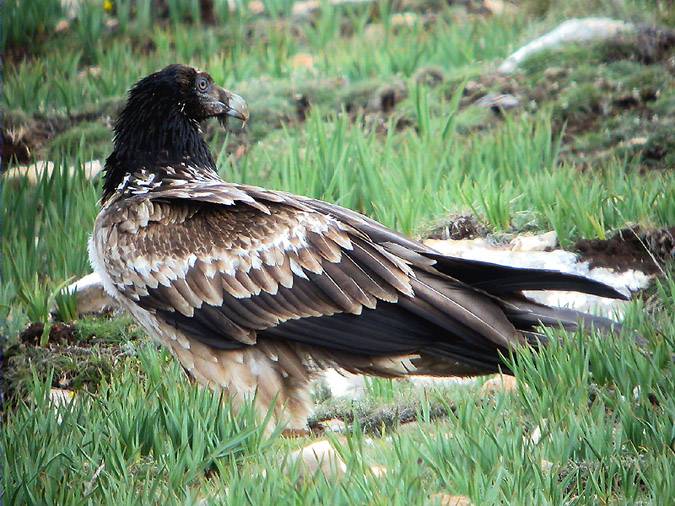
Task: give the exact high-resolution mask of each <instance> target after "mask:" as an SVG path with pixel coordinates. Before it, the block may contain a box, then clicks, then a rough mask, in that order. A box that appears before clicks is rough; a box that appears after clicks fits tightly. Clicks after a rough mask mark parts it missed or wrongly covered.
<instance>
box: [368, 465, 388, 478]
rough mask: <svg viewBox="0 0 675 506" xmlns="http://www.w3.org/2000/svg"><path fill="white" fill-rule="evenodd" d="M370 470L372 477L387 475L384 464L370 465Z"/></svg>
mask: <svg viewBox="0 0 675 506" xmlns="http://www.w3.org/2000/svg"><path fill="white" fill-rule="evenodd" d="M370 472H371V473H373V477H374V478H384V477H385V476H386V475H387V472H388V471H387V468H386V467H384V466H370Z"/></svg>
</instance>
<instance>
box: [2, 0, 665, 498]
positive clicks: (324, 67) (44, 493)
mask: <svg viewBox="0 0 675 506" xmlns="http://www.w3.org/2000/svg"><path fill="white" fill-rule="evenodd" d="M213 3H214V6H215V9H214V16H215V21H216V23H215V24H209V23H207V22H206V21H208V19H207V20H202V18H208V16H206V15H205V13H203V12H202V13H199V12H197V11H195V10H194V8H193V7H192V6H191V5H192V3H191V2H181V1H178V0H175V1H168V2H153V1H151V0H138V1H136V2H131V1H128V0H127V1H116V2H112V3H107V2H106V3H105V6H106V8H105V9H104V7H103V6H102V4H101V3H99V2H88V1H84V2H82V5H81V7H80V10H79V12H78V13H77V15H76V17H75V18H73V19H71V20H70V21H69V22H68V23H67V26H66V25H64V23H59V22H60V21H61V20H62V19H64V18H66V17H67V13H66V12H64V11H63V9H62V8H61V7H60V6H59V4H58V3H57V2H52V1H47V0H41V1H36V2H30V3H29V4H28V6H26V5H24V4H22V8H20V9H19V8H18V7H17V5H18V2H16V1H8V2H6V3H5V12H4V14H5V15H4V16H3V18H2V23H3V26H2V32H1V33H2V40H1V41H0V42H2V44H3V45H4V50H5V55H6V58H5V70H4V83H3V89H2V107H3V110H4V124H3V133H4V138H5V143H4V146H3V152H2V155H3V162H5V163H7V162H9V163H10V164H13V165H19V164H26V163H30V162H32V161H35V160H46V159H49V160H52V161H54V162H55V170H54V172H53V173H52V175H51V176H44V177H42V178H40V179H39V180H38V181H37V184H31V183H30V182H29V181H28V180H27V179H22V178H18V179H12V180H5V181H4V184H3V187H2V189H1V192H2V195H1V198H2V201H1V204H2V205H1V207H0V224H2V229H1V230H0V236H1V238H2V239H1V240H2V244H1V246H0V247H1V248H2V249H1V251H0V279H1V283H0V333H1V334H2V335H4V336H6V339H5V342H4V344H3V348H4V352H5V357H4V361H3V376H2V385H3V388H4V390H5V396H6V400H7V402H6V404H5V407H4V408H3V409H4V410H3V412H2V415H1V416H2V418H3V420H2V422H3V431H2V432H1V433H0V444H1V446H2V466H3V478H2V480H3V481H2V486H3V496H2V500H3V501H4V503H6V504H43V503H47V504H80V503H92V504H98V503H108V504H125V503H128V504H138V503H139V502H140V503H167V504H174V503H181V504H184V503H188V504H192V503H195V502H197V501H199V500H201V499H205V500H206V501H207V502H208V501H211V502H215V503H223V504H271V503H284V504H286V503H290V504H304V503H317V504H318V503H320V504H434V502H437V503H438V502H439V499H438V497H434V496H433V494H436V493H448V494H458V495H466V496H468V497H470V498H471V499H472V500H473V502H474V503H475V504H504V503H509V504H563V503H570V504H608V503H611V504H635V503H644V504H668V503H671V502H672V500H673V498H674V497H675V481H673V476H674V475H675V473H674V471H675V464H674V462H675V461H674V460H673V457H674V455H673V450H674V444H675V443H674V441H675V439H674V438H675V429H674V425H673V419H674V418H675V402H674V401H673V396H672V392H673V391H675V384H674V382H673V367H672V360H671V358H672V354H673V351H674V348H675V346H674V345H675V343H674V341H675V323H674V322H673V314H675V304H674V302H673V301H674V300H675V276H674V275H673V270H672V265H669V264H668V263H667V262H662V261H661V257H668V252H666V253H665V254H663V255H661V254H660V253H659V251H658V248H656V249H654V251H652V254H654V255H655V257H656V260H657V261H658V262H659V269H656V270H657V271H659V272H662V275H661V276H660V277H659V279H658V280H657V281H656V282H655V284H654V285H653V286H652V287H651V288H650V289H649V290H648V291H647V292H646V293H644V294H642V295H641V296H638V297H636V300H635V301H634V302H632V303H631V306H630V309H629V310H628V314H627V316H626V328H627V332H626V334H625V335H624V336H617V337H613V338H611V339H603V338H601V337H598V336H580V335H575V336H567V337H566V338H565V342H564V344H563V345H561V346H553V347H551V348H549V349H547V350H545V351H544V352H542V353H541V354H539V356H537V357H534V356H531V355H529V354H525V355H523V357H521V359H520V360H519V362H518V363H517V364H516V365H515V366H514V367H515V369H516V373H517V378H518V380H519V384H520V385H527V386H522V387H521V388H519V389H518V390H517V391H516V392H512V393H508V392H505V393H497V394H486V393H484V392H482V391H480V390H479V389H478V387H471V388H459V389H458V388H455V389H450V388H445V389H443V388H440V387H437V388H432V389H429V390H426V391H422V390H418V389H413V388H412V387H411V385H410V384H408V383H391V382H389V381H384V380H375V381H374V382H373V383H371V384H370V388H369V389H368V395H367V397H366V398H365V399H364V400H363V401H359V402H345V401H339V402H338V401H336V400H334V399H330V398H325V396H324V397H322V396H321V395H320V393H317V398H318V400H319V401H320V403H319V406H318V408H317V416H319V415H320V414H325V415H326V416H328V415H330V416H339V417H341V418H343V419H345V420H347V421H349V422H350V423H351V429H350V431H349V432H348V434H347V435H346V436H345V437H344V438H340V439H338V438H334V443H335V446H336V447H337V448H338V449H339V452H340V454H341V455H342V457H343V458H344V460H345V461H346V462H347V464H348V472H347V474H346V476H345V477H344V478H343V479H342V480H340V481H337V482H336V481H334V480H324V479H323V478H317V479H316V480H314V481H305V482H303V483H297V480H296V476H297V472H298V470H297V469H295V468H294V467H293V465H291V464H290V463H289V462H288V456H289V454H290V451H291V450H292V449H294V448H296V447H299V446H301V445H302V444H304V443H305V441H302V440H301V441H287V440H283V439H280V438H277V437H268V436H263V435H262V434H261V431H260V430H259V429H257V428H256V426H255V425H254V423H253V421H252V417H251V413H250V412H248V411H246V410H245V412H243V413H240V414H239V415H234V414H232V413H231V412H230V410H229V408H228V406H227V404H225V405H223V404H221V402H220V399H219V398H218V397H217V396H216V395H214V394H212V393H210V392H207V391H202V390H200V389H198V388H197V387H196V386H194V385H191V384H190V383H188V382H187V381H185V379H184V377H183V376H184V375H183V373H182V372H181V371H180V369H179V368H178V366H177V365H176V364H175V363H174V362H173V361H172V360H171V359H170V358H169V357H168V356H167V355H166V354H165V353H164V352H163V351H158V350H156V349H155V348H154V346H152V345H151V344H150V343H148V342H147V340H146V339H145V338H144V336H143V335H142V333H141V332H140V331H139V329H138V328H137V327H136V326H135V325H134V324H133V322H131V321H130V320H129V319H128V318H126V317H123V316H119V315H117V316H112V317H98V318H87V319H81V320H77V319H76V316H77V310H76V307H75V304H74V301H73V298H72V297H69V296H68V295H65V294H63V293H62V288H63V286H64V285H65V284H66V283H67V282H68V281H69V280H72V279H74V278H76V277H78V276H81V275H83V274H86V273H87V272H89V266H88V260H87V254H86V241H87V238H88V234H89V231H90V230H91V228H92V223H93V219H94V217H95V215H96V213H97V198H98V186H99V182H98V181H97V180H94V181H90V180H88V179H87V178H86V177H85V176H84V172H83V171H82V164H83V163H84V162H85V161H87V160H90V159H100V158H104V157H105V156H106V155H107V153H108V152H109V150H110V125H111V118H113V117H114V114H115V112H116V111H117V110H118V109H119V106H120V104H121V103H122V101H123V99H124V92H125V91H126V89H127V88H128V87H129V85H130V84H132V83H133V82H134V81H135V80H136V79H138V78H139V77H141V76H143V75H145V74H147V73H148V72H150V71H152V70H156V69H158V68H161V67H163V66H164V65H166V64H169V63H173V62H177V61H180V62H184V63H191V64H194V65H197V66H200V67H201V68H203V69H205V70H208V71H209V72H210V73H211V74H212V75H213V77H214V79H215V80H216V81H217V82H219V83H222V84H224V85H225V86H227V87H228V88H230V89H232V90H234V91H236V92H237V93H240V94H241V95H243V96H244V97H245V98H246V99H247V101H248V102H249V106H250V109H251V117H252V120H251V124H250V126H249V128H248V129H247V130H246V131H244V132H232V133H230V134H226V133H225V132H222V131H220V130H219V129H218V128H217V127H216V125H207V128H206V131H207V135H208V137H209V139H210V142H211V146H212V148H213V150H214V152H215V153H217V154H218V164H219V167H220V168H221V172H222V174H223V176H224V177H226V178H227V179H230V180H234V181H241V182H247V183H253V184H260V185H263V186H267V187H272V188H278V189H285V190H290V191H293V192H298V193H302V194H306V195H313V196H317V197H320V198H324V199H326V200H329V201H332V202H337V203H340V204H341V205H344V206H347V207H351V208H354V209H358V210H360V211H362V212H364V213H366V214H368V215H370V216H372V217H374V218H376V219H378V220H380V221H382V222H383V223H385V224H387V225H389V226H392V227H396V228H398V229H400V230H402V231H405V232H407V233H410V234H413V235H421V234H423V233H424V231H425V230H429V229H430V228H432V227H433V225H434V224H435V223H438V222H439V221H440V222H442V221H443V220H446V219H447V217H448V215H450V214H453V213H463V214H472V215H474V216H476V217H477V218H478V220H479V221H480V222H481V223H482V224H483V225H484V227H485V228H486V229H487V230H489V231H490V232H491V233H495V234H504V233H514V232H521V231H548V230H551V229H554V230H556V232H557V233H558V237H559V241H560V244H561V245H562V246H563V247H567V248H570V249H574V248H575V245H577V244H578V241H579V240H581V239H607V238H608V237H610V236H611V235H612V234H613V233H614V232H615V231H617V230H619V229H622V228H624V227H626V226H630V225H639V226H640V227H641V229H642V230H648V229H652V228H659V227H673V226H674V225H675V174H674V171H673V170H672V168H673V164H674V163H675V159H674V158H673V157H674V156H675V155H674V154H673V153H675V150H673V139H672V129H673V126H674V125H675V102H674V99H675V95H674V86H673V82H674V80H675V77H674V75H675V69H674V67H673V56H672V55H673V46H672V42H671V43H668V42H667V37H665V38H666V43H663V41H662V39H661V38H658V37H657V38H654V37H651V38H650V37H648V36H644V34H641V35H640V36H626V37H625V38H623V39H620V40H617V41H614V42H612V43H610V44H595V45H590V46H589V45H586V46H584V47H579V46H573V47H568V48H566V49H563V50H560V51H555V52H549V53H547V54H545V55H542V56H539V57H537V58H535V59H533V60H530V61H528V62H527V64H526V65H525V66H524V68H523V69H522V70H521V71H519V72H518V73H516V74H514V75H512V76H508V77H507V76H500V75H498V74H497V73H496V71H495V68H496V66H497V64H498V63H499V61H500V60H501V59H502V58H504V57H505V56H507V55H508V54H509V53H510V52H511V51H512V50H513V49H515V48H517V47H518V46H519V45H520V44H522V43H524V42H526V41H528V40H530V39H531V38H533V37H534V36H536V35H537V34H539V33H541V32H543V31H544V30H546V29H549V28H552V27H553V26H555V25H556V24H557V22H559V21H560V20H562V19H564V17H565V16H566V15H569V14H573V15H582V14H604V15H613V16H616V17H619V18H623V19H627V20H631V21H634V22H637V23H652V24H657V25H659V26H661V27H667V26H670V27H671V28H672V26H673V21H674V20H673V16H672V11H671V10H670V9H668V2H639V1H625V2H604V1H601V0H598V1H596V2H568V3H566V4H565V6H564V7H555V5H554V4H555V3H554V2H551V3H549V2H545V1H542V0H538V1H534V0H531V1H528V2H523V4H524V5H519V6H517V7H514V6H512V5H511V4H505V5H506V8H505V9H504V11H503V12H501V13H499V14H492V13H490V11H489V9H487V8H486V7H485V6H486V5H487V3H485V4H484V3H483V2H481V1H477V0H476V1H469V2H437V1H435V0H409V1H405V2H403V1H402V2H394V3H390V2H386V1H380V2H375V3H372V4H356V5H350V6H343V7H331V6H329V5H328V4H326V5H324V6H323V8H322V9H321V10H320V11H319V12H315V13H311V14H310V15H308V16H301V15H299V14H298V12H297V11H295V13H294V11H293V10H292V4H293V2H290V1H284V0H268V1H265V2H263V3H262V4H263V7H264V8H265V13H263V14H260V13H255V12H254V11H255V10H256V8H257V7H258V5H257V4H253V3H251V5H249V4H248V3H247V2H244V3H242V4H241V5H240V7H239V8H238V9H237V10H236V11H234V12H230V11H229V10H228V9H227V2H226V1H219V0H215V1H214V2H213ZM153 4H157V5H159V4H161V5H164V8H163V9H156V8H152V9H151V6H152V5H153ZM492 4H494V2H493V3H492ZM552 5H553V7H552ZM106 9H107V10H106ZM110 9H112V10H110ZM664 33H665V32H664ZM664 44H665V45H664ZM668 44H670V45H668ZM488 93H510V94H513V95H514V96H515V97H517V98H518V99H519V101H520V107H518V108H516V109H514V110H510V111H506V112H503V111H496V112H495V111H491V110H490V109H488V108H483V107H480V106H477V105H475V101H476V100H478V99H479V98H481V97H483V96H485V95H486V94H488ZM659 255H661V256H659ZM54 307H55V308H56V318H55V320H56V322H57V323H54V322H53V321H51V320H50V309H51V308H54ZM58 322H63V323H58ZM30 323H33V325H32V326H31V327H29V328H28V330H26V329H27V327H28V325H29V324H30ZM631 331H637V332H639V333H640V334H641V335H642V336H644V337H645V339H647V340H648V342H649V345H648V347H647V350H639V349H637V347H636V346H635V345H634V344H633V342H632V338H631V337H630V332H631ZM52 386H56V387H62V388H69V389H74V390H76V391H77V392H78V393H77V396H76V399H77V400H76V401H75V402H74V403H73V404H72V406H71V407H70V408H66V409H63V410H61V411H60V412H57V411H56V410H55V409H53V408H52V407H50V404H49V402H48V400H47V398H48V392H49V389H50V388H51V387H52ZM402 414H405V416H403V415H402ZM411 417H412V418H415V419H417V420H418V421H417V422H416V423H414V424H405V425H401V424H400V423H399V421H400V420H401V419H404V420H405V419H409V418H411ZM537 428H539V432H541V434H542V436H541V439H540V440H539V441H538V442H535V441H534V440H533V439H532V438H531V437H530V436H531V434H532V433H533V432H535V429H537ZM372 464H379V465H384V466H386V467H387V468H388V473H387V474H386V475H385V476H384V477H376V476H374V475H373V473H371V472H370V471H369V467H368V466H370V465H372Z"/></svg>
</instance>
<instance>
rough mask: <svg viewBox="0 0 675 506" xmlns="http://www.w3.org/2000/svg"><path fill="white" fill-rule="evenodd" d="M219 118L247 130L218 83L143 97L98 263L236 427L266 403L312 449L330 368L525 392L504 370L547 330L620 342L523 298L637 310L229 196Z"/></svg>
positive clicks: (581, 319)
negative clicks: (459, 380)
mask: <svg viewBox="0 0 675 506" xmlns="http://www.w3.org/2000/svg"><path fill="white" fill-rule="evenodd" d="M209 118H215V119H217V120H218V121H220V123H221V124H222V125H223V126H227V125H228V121H229V119H230V118H235V119H238V120H240V121H242V122H243V123H246V121H247V120H248V119H249V113H248V108H247V104H246V102H245V100H244V99H243V98H242V97H240V96H239V95H237V94H235V93H233V92H231V91H228V90H226V89H224V88H222V87H220V86H218V85H217V84H216V83H214V81H213V79H212V77H211V76H210V75H209V74H208V73H207V72H204V71H201V70H199V69H196V68H193V67H190V66H186V65H181V64H173V65H169V66H167V67H166V68H163V69H161V70H159V71H157V72H154V73H152V74H150V75H148V76H147V77H144V78H142V79H140V80H139V81H138V82H137V83H136V84H134V85H133V86H132V87H131V89H130V90H129V93H128V97H127V100H126V103H125V105H124V106H123V108H122V110H121V112H120V113H119V115H118V117H117V119H116V121H115V124H114V138H113V150H112V153H111V154H110V156H109V157H108V158H107V160H106V163H105V173H104V178H103V190H102V196H101V201H100V203H101V209H100V212H99V214H98V216H97V218H96V220H95V224H94V230H93V233H92V236H91V239H90V241H89V256H90V260H91V264H92V267H93V269H94V271H95V272H97V273H98V274H99V276H100V277H101V279H102V282H103V285H104V288H105V290H106V291H107V292H108V294H110V295H111V296H112V297H113V298H114V299H115V300H116V301H117V302H118V303H119V304H120V306H121V307H123V308H124V309H126V310H127V311H128V312H129V313H130V314H131V315H132V316H133V318H134V319H135V320H136V321H137V322H138V323H139V324H140V325H141V326H142V327H143V328H144V329H145V331H146V332H147V333H148V334H149V335H150V336H151V337H152V338H153V339H155V340H156V341H158V342H159V343H161V344H162V345H164V346H165V347H166V348H168V349H169V350H170V352H171V353H172V354H173V355H174V356H175V357H176V358H177V360H178V361H179V362H180V364H181V365H182V367H183V369H184V370H185V371H187V373H188V375H189V376H190V377H191V379H192V380H193V381H197V382H198V383H200V384H202V385H205V386H208V387H210V388H212V389H214V390H216V391H219V392H222V393H223V394H225V396H227V398H228V399H229V400H230V402H231V403H232V406H234V408H235V409H241V407H242V405H243V404H244V403H246V402H253V405H254V406H255V410H256V411H257V412H258V413H259V414H260V415H261V416H265V415H266V414H268V413H270V416H271V418H272V419H273V420H274V421H275V423H277V424H283V425H284V426H285V427H287V429H288V430H299V431H302V430H306V428H307V419H308V416H309V415H310V414H311V410H312V403H311V396H310V383H311V381H312V380H313V379H314V378H316V377H317V375H319V374H321V372H322V371H323V370H325V369H327V368H337V369H338V370H340V371H346V372H349V373H356V374H365V375H374V376H380V377H387V378H402V377H407V376H414V375H431V376H437V377H443V376H465V377H466V376H480V375H486V374H491V373H497V372H502V373H505V374H512V371H511V368H510V366H509V363H510V362H509V361H508V360H505V359H504V358H505V357H509V356H516V357H517V354H518V350H519V349H521V348H522V347H526V346H529V347H534V348H539V347H541V346H545V345H546V342H547V337H546V336H547V334H546V333H545V332H543V331H542V327H562V328H564V329H568V330H575V329H578V328H586V327H594V328H603V329H610V330H611V329H613V328H615V326H614V322H612V321H611V320H608V319H604V318H601V317H596V316H591V315H589V314H584V313H580V312H576V311H573V310H570V309H562V308H553V307H549V306H546V305H543V304H539V303H536V302H534V301H532V300H530V299H528V298H527V297H526V295H524V294H523V291H525V290H571V291H578V292H585V293H589V294H593V295H598V296H601V297H611V298H618V299H626V298H627V297H626V296H625V295H624V294H622V293H621V292H619V291H617V290H615V289H614V288H612V287H609V286H607V285H605V284H602V283H600V282H597V281H594V280H591V279H588V278H585V277H581V276H577V275H572V274H567V273H562V272H558V271H552V270H543V269H532V268H516V267H509V266H504V265H497V264H493V263H488V262H484V261H478V260H468V259H463V258H456V257H452V256H447V255H443V254H441V253H439V252H438V251H436V250H434V249H433V248H431V247H429V246H426V245H425V244H423V243H422V242H418V241H416V240H413V239H411V238H409V237H406V236H405V235H402V234H399V233H397V232H396V231H394V230H391V229H389V228H387V227H385V226H384V225H382V224H380V223H378V222H377V221H375V220H373V219H371V218H369V217H367V216H365V215H363V214H360V213H358V212H356V211H353V210H350V209H347V208H344V207H340V206H338V205H335V204H332V203H328V202H324V201H321V200H317V199H314V198H310V197H306V196H301V195H294V194H291V193H287V192H283V191H275V190H270V189H265V188H261V187H257V186H250V185H246V184H240V183H235V182H227V181H225V180H223V179H222V178H221V177H220V176H219V174H218V170H217V167H216V163H215V161H214V158H213V156H212V154H211V152H210V150H209V146H208V144H207V143H206V141H205V139H204V137H203V132H202V130H201V128H202V125H203V123H204V122H205V121H206V120H208V119H209ZM307 170H311V168H308V169H307ZM548 335H550V334H548Z"/></svg>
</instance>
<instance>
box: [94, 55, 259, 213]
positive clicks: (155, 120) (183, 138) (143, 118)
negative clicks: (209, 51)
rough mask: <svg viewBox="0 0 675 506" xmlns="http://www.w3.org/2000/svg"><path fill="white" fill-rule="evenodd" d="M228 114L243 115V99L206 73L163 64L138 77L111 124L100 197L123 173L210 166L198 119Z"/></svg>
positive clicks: (112, 188)
mask: <svg viewBox="0 0 675 506" xmlns="http://www.w3.org/2000/svg"><path fill="white" fill-rule="evenodd" d="M229 116H232V117H236V118H239V119H241V120H243V121H246V120H247V119H248V110H247V108H246V103H245V102H244V100H243V99H242V98H241V97H239V96H237V95H235V94H233V93H231V92H229V91H227V90H225V89H223V88H220V87H219V86H217V85H216V84H214V82H213V79H212V78H211V76H210V75H209V74H207V73H205V72H200V71H199V70H197V69H195V68H193V67H189V66H186V65H178V64H175V65H169V66H168V67H165V68H164V69H162V70H160V71H158V72H155V73H153V74H150V75H149V76H147V77H144V78H143V79H141V80H140V81H138V82H137V83H136V84H135V85H134V86H133V87H132V88H131V90H130V91H129V98H128V100H127V103H126V104H125V106H124V108H123V109H122V111H121V113H120V114H119V117H118V118H117V121H116V123H115V138H114V141H113V143H114V146H113V152H112V154H111V155H110V156H109V157H108V159H107V161H106V175H105V182H104V195H103V199H104V200H106V198H107V197H109V196H110V195H111V194H112V192H114V191H115V189H116V188H117V186H118V185H119V184H120V183H121V182H122V181H123V180H124V176H125V175H126V174H130V173H133V172H134V171H136V170H139V169H141V168H145V169H146V170H148V171H151V172H152V171H153V170H155V168H159V167H161V166H166V165H168V164H180V163H183V162H187V163H189V164H190V165H191V166H194V167H199V168H203V169H204V170H215V163H214V161H213V157H212V156H211V153H210V151H209V148H208V145H207V144H206V142H205V141H204V139H203V137H202V132H201V129H200V126H199V124H200V122H201V121H203V120H205V119H207V118H210V117H217V118H218V119H219V120H220V121H221V122H222V123H225V119H226V118H227V117H229Z"/></svg>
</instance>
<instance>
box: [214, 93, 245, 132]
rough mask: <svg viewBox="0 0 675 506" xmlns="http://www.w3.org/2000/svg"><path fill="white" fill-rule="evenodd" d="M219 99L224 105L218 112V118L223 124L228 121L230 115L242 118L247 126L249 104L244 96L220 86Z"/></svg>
mask: <svg viewBox="0 0 675 506" xmlns="http://www.w3.org/2000/svg"><path fill="white" fill-rule="evenodd" d="M218 101H219V102H220V104H221V105H222V109H221V110H220V111H219V113H218V119H219V121H220V123H221V124H222V125H223V126H224V125H225V124H226V123H227V118H228V116H229V117H232V118H237V119H239V120H241V121H242V123H243V126H246V122H247V121H248V106H247V105H246V101H245V100H244V99H243V98H241V97H240V96H239V95H237V94H235V93H232V92H231V91H228V90H225V89H223V88H218Z"/></svg>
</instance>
